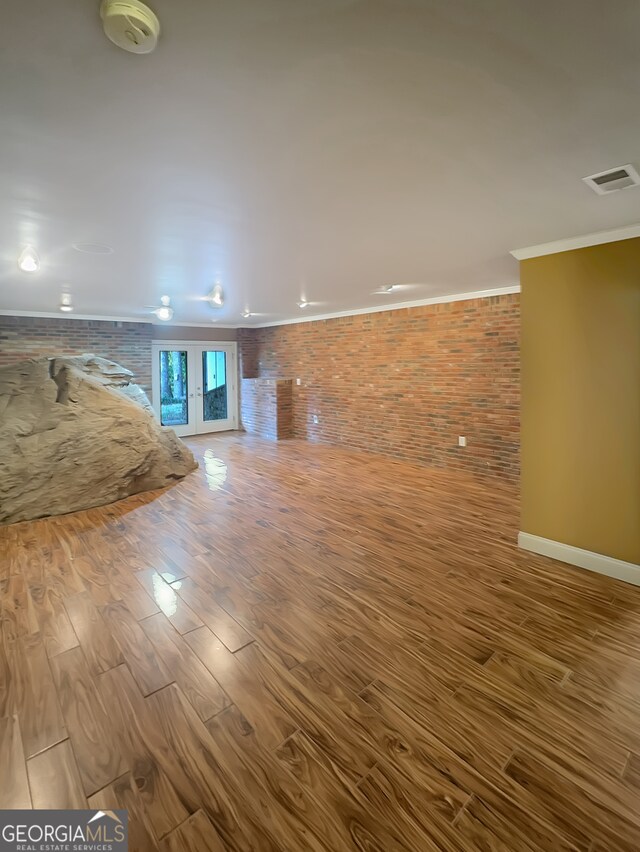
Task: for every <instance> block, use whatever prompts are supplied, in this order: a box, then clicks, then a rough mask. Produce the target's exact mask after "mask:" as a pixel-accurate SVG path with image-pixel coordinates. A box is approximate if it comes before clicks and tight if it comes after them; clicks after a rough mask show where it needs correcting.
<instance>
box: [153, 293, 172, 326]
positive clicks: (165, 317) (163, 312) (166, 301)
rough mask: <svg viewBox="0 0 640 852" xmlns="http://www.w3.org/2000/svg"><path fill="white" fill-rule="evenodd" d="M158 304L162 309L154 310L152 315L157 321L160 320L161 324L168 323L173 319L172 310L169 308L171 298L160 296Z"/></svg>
mask: <svg viewBox="0 0 640 852" xmlns="http://www.w3.org/2000/svg"><path fill="white" fill-rule="evenodd" d="M160 302H161V304H162V307H160V308H156V309H155V311H154V312H153V313H154V314H155V315H156V316H157V317H158V319H159V320H162V322H169V320H171V319H173V308H171V307H170V304H171V297H170V296H160Z"/></svg>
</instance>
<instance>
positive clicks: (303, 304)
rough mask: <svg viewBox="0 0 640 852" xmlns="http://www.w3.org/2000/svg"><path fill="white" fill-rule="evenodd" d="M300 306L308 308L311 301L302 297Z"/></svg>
mask: <svg viewBox="0 0 640 852" xmlns="http://www.w3.org/2000/svg"><path fill="white" fill-rule="evenodd" d="M298 307H299V308H308V307H309V302H307V300H306V299H300V301H299V302H298Z"/></svg>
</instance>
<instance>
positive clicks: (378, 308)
mask: <svg viewBox="0 0 640 852" xmlns="http://www.w3.org/2000/svg"><path fill="white" fill-rule="evenodd" d="M519 292H520V285H519V284H510V285H509V286H508V287H495V288H494V289H493V290H475V291H474V292H472V293H455V294H453V295H450V296H434V297H432V298H431V299H416V300H415V301H413V302H396V303H395V304H392V305H375V306H374V307H372V308H355V309H354V310H351V311H335V312H334V313H331V314H314V315H313V316H304V317H295V318H294V319H283V320H276V321H274V322H261V323H254V324H252V325H247V326H240V327H241V328H271V327H272V326H276V325H295V323H299V322H317V321H319V320H328V319H336V318H337V317H355V316H359V315H360V314H379V313H383V312H384V311H401V310H404V309H405V308H419V307H422V305H441V304H444V303H446V302H464V301H467V300H469V299H488V298H489V297H490V296H506V295H508V294H509V293H519Z"/></svg>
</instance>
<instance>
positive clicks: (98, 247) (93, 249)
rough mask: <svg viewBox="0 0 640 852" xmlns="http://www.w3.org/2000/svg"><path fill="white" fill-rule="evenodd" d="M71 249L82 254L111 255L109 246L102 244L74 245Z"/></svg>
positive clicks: (111, 251)
mask: <svg viewBox="0 0 640 852" xmlns="http://www.w3.org/2000/svg"><path fill="white" fill-rule="evenodd" d="M73 248H74V249H75V250H76V251H80V252H82V253H83V254H113V249H112V248H111V246H106V245H103V244H102V243H74V244H73Z"/></svg>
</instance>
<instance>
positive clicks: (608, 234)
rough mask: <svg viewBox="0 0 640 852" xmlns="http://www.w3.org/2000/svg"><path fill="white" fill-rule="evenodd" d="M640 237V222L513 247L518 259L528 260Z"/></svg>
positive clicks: (513, 252) (514, 254)
mask: <svg viewBox="0 0 640 852" xmlns="http://www.w3.org/2000/svg"><path fill="white" fill-rule="evenodd" d="M633 237H640V224H637V225H627V226H626V227H624V228H613V230H611V231H595V232H594V233H592V234H584V235H583V236H581V237H568V238H567V239H565V240H554V241H553V242H551V243H540V245H537V246H529V247H528V248H520V249H513V251H512V252H510V254H512V255H513V256H514V257H515V258H516V260H528V259H529V258H531V257H541V256H542V255H545V254H558V252H561V251H572V250H573V249H581V248H588V247H589V246H599V245H602V244H603V243H615V242H617V241H618V240H630V239H633Z"/></svg>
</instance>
